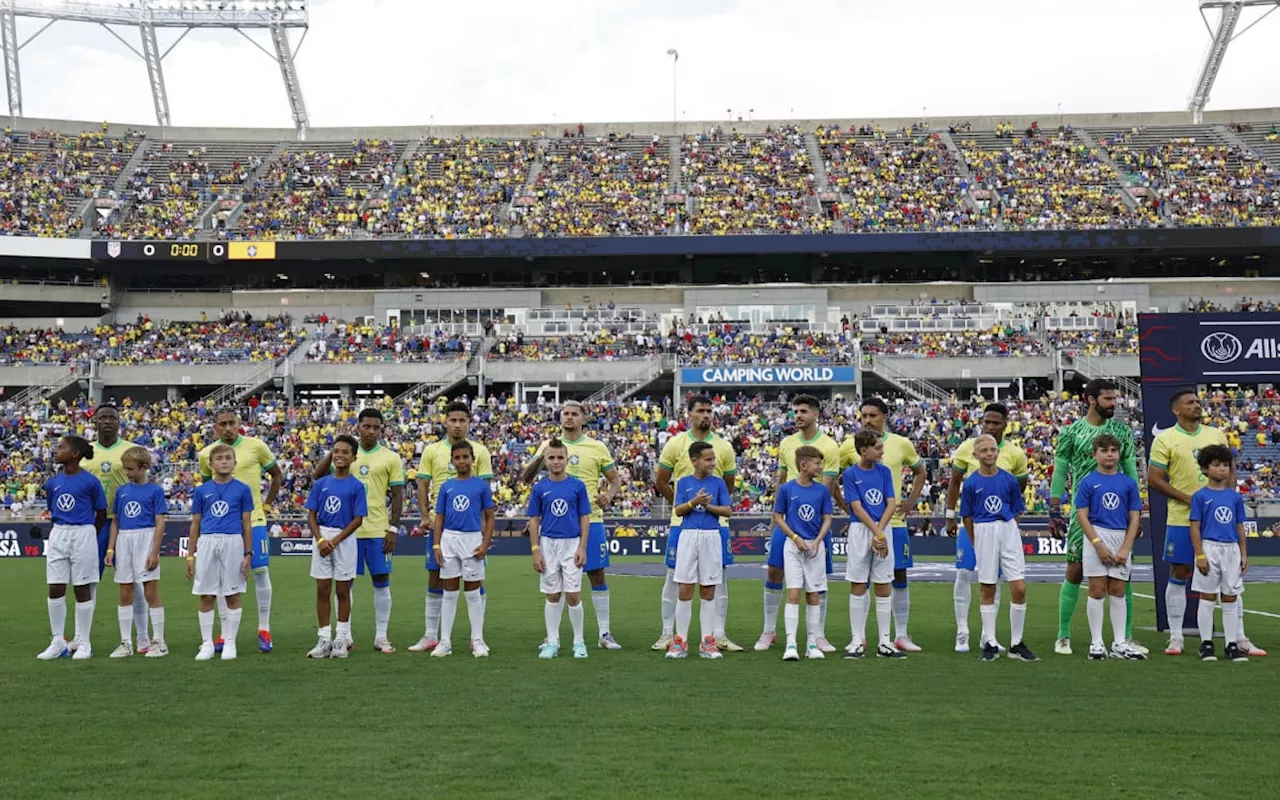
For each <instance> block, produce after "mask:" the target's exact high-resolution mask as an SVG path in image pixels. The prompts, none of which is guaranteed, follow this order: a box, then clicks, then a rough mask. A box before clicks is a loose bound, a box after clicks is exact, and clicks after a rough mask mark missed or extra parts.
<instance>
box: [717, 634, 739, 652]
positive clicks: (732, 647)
mask: <svg viewBox="0 0 1280 800" xmlns="http://www.w3.org/2000/svg"><path fill="white" fill-rule="evenodd" d="M716 647H717V648H718V649H720V650H722V651H728V652H730V653H741V652H742V645H740V644H737V643H735V642H734V641H733V640H731V639H730V638H729V637H728V636H717V637H716Z"/></svg>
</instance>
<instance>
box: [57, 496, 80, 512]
mask: <svg viewBox="0 0 1280 800" xmlns="http://www.w3.org/2000/svg"><path fill="white" fill-rule="evenodd" d="M55 505H57V506H58V510H59V511H71V510H72V509H74V508H75V507H76V496H75V495H73V494H60V495H58V499H57V501H56V502H55Z"/></svg>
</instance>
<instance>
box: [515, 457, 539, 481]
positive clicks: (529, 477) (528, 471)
mask: <svg viewBox="0 0 1280 800" xmlns="http://www.w3.org/2000/svg"><path fill="white" fill-rule="evenodd" d="M541 471H542V454H541V453H539V454H537V455H536V456H534V457H533V460H532V461H530V462H529V463H528V464H526V465H525V467H524V469H523V470H521V471H520V482H521V483H533V479H534V478H536V477H538V473H539V472H541Z"/></svg>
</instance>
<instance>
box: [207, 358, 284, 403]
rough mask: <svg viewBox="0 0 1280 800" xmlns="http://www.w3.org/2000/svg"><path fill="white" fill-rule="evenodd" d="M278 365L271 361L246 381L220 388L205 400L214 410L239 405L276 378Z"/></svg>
mask: <svg viewBox="0 0 1280 800" xmlns="http://www.w3.org/2000/svg"><path fill="white" fill-rule="evenodd" d="M276 363H277V362H275V361H269V362H267V363H266V364H265V365H264V366H263V367H262V368H261V369H259V370H258V371H256V372H254V373H252V374H251V375H250V376H249V377H248V378H246V379H245V380H243V381H237V382H236V383H228V384H226V385H225V386H220V387H218V389H217V390H216V391H214V392H213V393H212V394H210V395H208V396H207V397H205V398H204V399H205V402H206V403H208V404H209V405H211V406H213V407H214V408H217V407H219V406H225V405H234V404H236V403H239V402H240V401H241V400H243V399H244V398H245V396H246V395H249V394H251V393H252V392H253V391H254V390H256V389H257V388H258V387H260V386H262V385H263V384H264V383H267V382H268V381H270V380H271V379H272V378H274V377H275V375H276Z"/></svg>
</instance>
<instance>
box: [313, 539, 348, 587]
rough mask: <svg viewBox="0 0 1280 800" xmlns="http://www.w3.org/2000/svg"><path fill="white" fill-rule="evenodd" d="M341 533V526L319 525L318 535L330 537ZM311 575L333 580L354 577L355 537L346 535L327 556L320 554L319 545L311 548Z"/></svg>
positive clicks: (316, 577)
mask: <svg viewBox="0 0 1280 800" xmlns="http://www.w3.org/2000/svg"><path fill="white" fill-rule="evenodd" d="M340 533H342V529H341V528H326V527H324V526H321V527H320V535H321V536H323V537H324V538H325V539H332V538H334V537H336V536H337V535H338V534H340ZM311 577H313V578H315V579H316V580H327V579H332V580H335V581H353V580H355V579H356V537H355V534H352V535H351V536H348V537H347V538H345V539H343V540H342V541H341V542H338V546H337V547H335V548H334V549H333V552H332V553H330V554H329V555H327V556H322V555H320V548H319V546H314V547H312V549H311Z"/></svg>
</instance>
